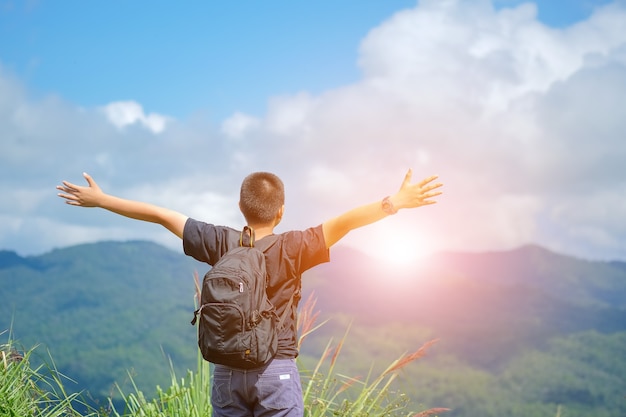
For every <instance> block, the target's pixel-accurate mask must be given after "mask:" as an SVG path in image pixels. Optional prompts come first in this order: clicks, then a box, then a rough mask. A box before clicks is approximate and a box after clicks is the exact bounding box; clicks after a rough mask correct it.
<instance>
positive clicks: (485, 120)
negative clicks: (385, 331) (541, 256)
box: [0, 0, 626, 259]
mask: <svg viewBox="0 0 626 417" xmlns="http://www.w3.org/2000/svg"><path fill="white" fill-rule="evenodd" d="M536 14H537V10H536V7H535V6H533V5H532V4H523V5H520V6H518V7H515V8H512V9H508V10H500V11H495V10H494V8H493V7H492V6H491V3H490V2H488V1H486V0H476V1H460V0H456V1H455V0H446V1H440V0H423V1H421V2H419V3H418V5H417V6H416V7H415V8H413V9H408V10H404V11H401V12H399V13H397V14H396V15H394V16H392V17H390V18H389V19H388V20H387V21H385V22H383V23H382V24H381V25H379V26H378V27H376V28H373V29H372V30H371V31H370V33H369V34H368V35H367V36H366V37H365V38H364V39H363V41H362V43H361V46H360V57H359V65H360V67H361V69H362V72H363V78H362V79H361V80H359V81H358V82H355V83H353V84H350V85H346V86H343V87H340V88H336V89H333V90H329V91H325V92H323V93H321V94H318V95H313V94H310V93H304V92H297V93H294V94H293V95H281V96H280V97H273V98H269V100H268V102H269V105H268V110H267V113H266V115H265V116H255V115H248V114H244V113H236V114H234V115H233V116H232V117H230V118H228V119H227V120H225V121H224V122H223V123H222V125H221V126H219V127H218V129H217V130H216V129H215V128H214V127H211V126H207V125H204V124H201V123H197V121H196V122H194V121H177V122H176V123H170V122H169V121H170V120H171V119H170V118H168V117H167V116H162V115H157V114H147V115H146V114H145V112H144V110H143V108H142V106H141V105H140V104H139V103H135V102H116V103H110V104H109V105H107V106H105V107H104V109H105V110H104V113H102V112H98V111H94V110H89V109H87V110H86V111H78V110H77V109H75V108H73V106H71V105H70V104H68V103H64V102H62V101H61V100H60V99H55V98H44V99H41V100H39V101H37V100H33V99H31V98H27V97H26V95H25V94H24V92H23V91H22V89H21V87H20V86H19V83H18V82H17V81H16V80H14V79H10V78H8V77H7V76H6V75H3V74H2V73H0V133H2V135H3V142H2V145H1V146H2V152H1V154H0V161H2V163H3V165H2V167H1V168H0V172H2V173H3V177H2V178H3V181H4V183H5V186H4V187H3V189H4V190H6V198H7V199H9V200H11V199H20V198H24V197H27V198H24V201H23V202H22V204H21V206H22V207H25V209H24V210H23V212H18V210H16V209H12V208H11V207H10V206H11V205H10V204H9V205H6V204H5V205H2V207H1V210H2V212H0V216H5V217H3V218H11V219H13V220H12V221H13V223H11V224H13V225H16V226H15V227H16V228H17V229H15V230H13V229H12V230H13V231H7V230H5V229H2V230H0V232H1V233H2V236H0V244H1V245H2V246H4V247H11V245H13V244H14V242H15V237H16V236H18V235H21V236H22V237H21V240H20V242H23V243H20V244H21V245H22V246H20V247H18V248H17V249H22V248H23V250H24V251H28V250H29V249H28V248H29V246H28V245H29V244H28V241H29V239H30V241H31V242H32V241H34V240H35V239H37V233H36V232H35V229H34V228H33V227H26V225H28V219H29V218H30V217H31V216H32V217H36V218H38V219H44V218H45V219H47V223H45V224H46V227H47V228H48V229H49V232H48V234H49V235H50V236H54V235H55V233H56V235H57V236H60V234H61V233H62V231H63V230H66V229H67V227H68V225H69V224H73V225H74V227H77V228H80V229H79V230H76V231H74V232H73V234H72V236H74V238H73V240H72V241H79V240H81V239H87V237H88V236H92V237H97V238H101V237H103V236H122V235H123V236H128V237H142V236H144V237H145V236H157V235H158V239H162V237H161V236H162V235H161V234H160V233H162V232H160V231H159V232H157V231H154V232H152V231H149V232H148V231H147V230H154V229H150V228H149V227H148V226H135V225H134V223H133V222H131V221H127V220H125V221H124V223H123V224H124V226H120V223H119V222H118V220H113V219H114V218H115V216H97V215H95V214H94V213H93V212H90V211H87V210H82V209H76V208H67V207H64V206H62V204H61V202H59V201H52V200H54V198H50V197H48V196H43V193H44V191H41V190H45V189H46V188H45V187H48V186H50V187H51V188H50V190H51V193H54V191H53V190H52V188H53V183H54V182H56V181H58V180H61V179H64V178H66V177H65V176H68V177H67V179H73V180H75V181H82V179H80V176H79V173H80V172H82V171H88V172H90V174H92V175H94V177H95V178H96V179H97V180H99V181H100V182H101V185H102V186H103V188H104V189H105V190H108V191H111V192H112V193H115V194H118V195H124V196H126V197H130V198H137V199H143V200H147V201H151V202H155V203H157V204H162V205H166V206H168V207H173V208H175V209H177V210H180V211H183V212H185V213H187V214H189V215H192V216H196V217H200V218H203V219H207V220H209V221H213V222H216V223H224V224H235V225H238V224H240V222H241V217H240V215H239V213H238V212H237V210H236V201H237V192H238V188H239V185H240V181H241V180H242V179H243V177H244V176H245V175H246V174H247V173H249V172H250V171H255V170H269V171H273V172H276V173H277V174H279V175H280V176H281V177H282V178H283V179H284V181H285V184H286V188H287V204H288V207H287V212H286V215H285V218H284V219H283V224H282V225H281V229H282V230H284V229H285V228H290V227H306V226H310V225H314V224H316V223H317V222H320V221H323V220H326V219H327V218H328V217H329V216H333V215H336V214H339V213H340V212H341V211H343V210H346V209H349V208H352V207H353V206H355V205H357V204H361V203H367V202H371V201H374V200H376V199H380V198H382V197H384V196H385V195H388V194H391V193H392V192H394V191H395V190H396V189H397V188H398V187H399V185H400V183H401V180H402V178H403V176H404V174H405V172H406V170H407V169H408V168H411V167H412V168H413V171H414V179H415V180H419V179H420V178H422V177H426V176H429V175H431V174H439V175H440V179H441V181H442V182H444V183H445V188H444V195H443V196H442V197H441V198H440V202H439V203H438V204H437V205H435V206H433V207H428V208H424V209H419V210H417V211H416V212H415V213H412V212H401V213H399V214H398V215H397V216H396V217H395V218H393V220H390V221H388V222H385V223H382V224H381V225H377V226H376V227H375V228H372V231H376V230H380V228H381V227H382V228H388V229H389V230H391V231H393V230H397V228H401V229H402V230H403V231H405V232H406V231H407V230H409V231H413V232H414V233H416V234H419V236H420V240H422V241H424V245H427V246H428V247H429V249H430V250H437V249H446V248H451V249H465V250H485V249H500V248H510V247H514V246H516V245H521V244H525V243H529V242H534V243H538V244H544V245H547V246H549V247H551V248H554V249H558V250H560V251H564V252H566V253H572V254H575V255H580V256H594V257H605V258H611V257H613V258H617V257H619V258H622V259H626V230H625V229H624V227H623V226H622V223H623V221H622V219H624V218H626V206H624V204H622V203H621V201H622V200H623V199H622V198H621V196H622V195H623V192H624V190H626V173H625V172H624V170H623V161H624V160H626V142H624V140H623V139H624V138H623V132H625V131H626V117H624V110H623V109H624V108H626V31H624V30H623V28H624V27H626V10H625V9H624V6H623V3H622V2H616V3H613V4H610V5H608V6H605V7H602V8H599V9H597V10H596V11H595V12H594V14H593V15H592V16H591V17H590V18H589V19H588V20H586V21H583V22H580V23H578V24H576V25H573V26H571V27H568V28H564V29H554V28H549V27H546V26H545V25H543V24H541V23H539V22H538V20H537V17H536ZM134 124H139V125H141V126H143V127H145V128H146V129H127V130H125V131H120V130H119V129H117V128H124V127H126V126H130V125H134ZM153 133H159V135H158V137H153V136H152V134H153ZM129 135H132V136H133V138H134V137H143V136H147V137H150V138H151V140H143V141H142V140H132V141H129V140H128V136H129ZM4 138H6V139H4ZM9 155H10V157H9ZM43 156H47V157H49V158H50V157H52V158H53V162H48V160H46V159H45V158H43ZM16 173H17V177H16V176H15V175H16ZM10 175H13V176H12V177H10ZM9 178H19V179H18V180H11V179H9ZM76 178H79V179H78V180H77V179H76ZM26 179H28V180H27V181H26ZM20 181H22V182H23V183H24V184H25V185H26V186H27V187H29V188H30V189H35V190H39V191H37V192H35V194H29V193H27V194H24V193H22V194H20V193H18V192H17V191H14V190H12V186H11V185H13V186H14V187H15V188H16V189H17V188H19V186H18V185H17V184H19V182H20ZM24 184H20V185H21V186H24ZM37 193H42V194H37ZM38 196H39V198H38ZM42 196H43V197H42ZM55 203H56V205H55ZM607 207H610V209H607ZM94 222H95V223H94ZM38 224H39V225H42V224H44V222H43V221H42V220H40V221H39V223H38ZM121 230H123V231H124V232H123V234H121ZM391 234H392V235H393V233H391ZM374 235H375V233H374V232H372V233H370V234H368V232H367V230H365V231H359V232H357V233H354V234H351V236H349V237H348V239H347V240H346V242H348V243H350V244H351V245H354V246H357V247H359V248H360V249H364V250H368V251H376V250H377V247H378V248H380V245H384V241H382V240H380V239H376V238H375V237H374ZM384 235H385V236H387V235H389V233H388V232H386V233H385V234H384ZM51 239H52V238H51ZM377 245H378V246H377ZM41 247H42V246H37V248H41ZM31 250H32V249H31Z"/></svg>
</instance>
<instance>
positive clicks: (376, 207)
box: [322, 169, 443, 248]
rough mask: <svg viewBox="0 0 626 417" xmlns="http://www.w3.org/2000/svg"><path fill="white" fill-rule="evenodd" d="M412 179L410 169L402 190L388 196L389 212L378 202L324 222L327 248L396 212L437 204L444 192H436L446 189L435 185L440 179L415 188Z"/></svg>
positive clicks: (418, 184)
mask: <svg viewBox="0 0 626 417" xmlns="http://www.w3.org/2000/svg"><path fill="white" fill-rule="evenodd" d="M411 176H412V172H411V170H410V169H409V171H408V172H407V173H406V176H405V177H404V181H402V186H401V187H400V190H399V191H398V192H397V193H395V194H393V195H391V196H389V198H388V202H387V209H386V210H385V209H384V208H383V202H382V201H380V200H379V201H376V202H374V203H370V204H366V205H364V206H360V207H357V208H354V209H352V210H349V211H347V212H345V213H344V214H342V215H340V216H337V217H335V218H333V219H330V220H328V221H326V222H324V224H323V225H322V229H323V232H324V239H325V240H326V247H327V248H330V247H331V246H333V245H334V244H335V243H337V242H338V241H339V240H341V239H342V238H343V237H344V236H345V235H346V234H348V232H349V231H350V230H354V229H356V228H359V227H362V226H366V225H368V224H371V223H374V222H377V221H378V220H381V219H383V218H385V217H387V216H388V215H390V214H393V213H394V212H395V211H397V210H400V209H406V208H416V207H421V206H425V205H429V204H435V203H436V201H435V200H433V198H434V197H436V196H438V195H440V194H441V191H436V190H437V189H438V188H439V187H441V186H443V184H441V183H435V184H433V183H432V182H433V181H434V180H436V179H437V176H436V175H433V176H432V177H428V178H426V179H424V180H422V181H421V182H419V183H415V184H411Z"/></svg>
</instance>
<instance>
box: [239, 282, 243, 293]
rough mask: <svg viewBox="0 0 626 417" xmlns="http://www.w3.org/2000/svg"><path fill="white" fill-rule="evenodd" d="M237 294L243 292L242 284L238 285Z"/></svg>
mask: <svg viewBox="0 0 626 417" xmlns="http://www.w3.org/2000/svg"><path fill="white" fill-rule="evenodd" d="M239 292H243V282H240V283H239Z"/></svg>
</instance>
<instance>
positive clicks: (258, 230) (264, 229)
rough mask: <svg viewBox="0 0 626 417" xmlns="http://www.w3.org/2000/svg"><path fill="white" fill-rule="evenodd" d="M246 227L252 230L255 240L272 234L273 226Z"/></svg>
mask: <svg viewBox="0 0 626 417" xmlns="http://www.w3.org/2000/svg"><path fill="white" fill-rule="evenodd" d="M248 227H250V228H252V229H253V230H254V236H255V240H259V239H263V238H264V237H265V236H269V235H272V234H274V226H252V225H248Z"/></svg>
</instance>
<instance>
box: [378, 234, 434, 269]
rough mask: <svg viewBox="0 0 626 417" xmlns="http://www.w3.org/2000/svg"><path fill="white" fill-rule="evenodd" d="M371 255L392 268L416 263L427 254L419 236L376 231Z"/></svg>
mask: <svg viewBox="0 0 626 417" xmlns="http://www.w3.org/2000/svg"><path fill="white" fill-rule="evenodd" d="M375 241H376V242H377V243H376V245H372V246H373V247H372V249H373V250H374V253H373V255H374V256H375V257H376V258H377V259H379V260H380V261H381V262H385V263H386V264H388V265H390V266H394V267H406V266H409V265H413V264H415V263H418V262H419V261H420V260H421V259H422V258H424V257H425V256H427V255H428V254H429V252H428V250H427V248H426V246H425V245H424V242H423V241H422V240H421V238H420V236H416V235H415V234H414V233H410V231H407V230H403V231H402V232H397V231H393V230H389V229H388V230H385V231H380V230H378V231H377V233H376V237H375Z"/></svg>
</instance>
